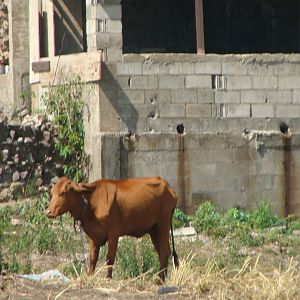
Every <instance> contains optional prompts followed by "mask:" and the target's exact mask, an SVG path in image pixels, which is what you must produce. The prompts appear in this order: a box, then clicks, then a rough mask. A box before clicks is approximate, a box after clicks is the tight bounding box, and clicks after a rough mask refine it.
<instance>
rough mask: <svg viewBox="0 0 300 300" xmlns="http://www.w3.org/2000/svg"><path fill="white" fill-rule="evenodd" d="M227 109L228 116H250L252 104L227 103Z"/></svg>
mask: <svg viewBox="0 0 300 300" xmlns="http://www.w3.org/2000/svg"><path fill="white" fill-rule="evenodd" d="M225 109H226V117H227V118H249V117H250V104H227V105H226V106H225Z"/></svg>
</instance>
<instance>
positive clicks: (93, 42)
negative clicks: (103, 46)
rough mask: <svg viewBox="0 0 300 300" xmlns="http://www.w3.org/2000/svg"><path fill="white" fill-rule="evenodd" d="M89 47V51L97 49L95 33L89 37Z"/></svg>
mask: <svg viewBox="0 0 300 300" xmlns="http://www.w3.org/2000/svg"><path fill="white" fill-rule="evenodd" d="M87 47H88V50H91V49H97V39H96V34H95V33H94V34H88V35H87ZM99 49H100V48H99Z"/></svg>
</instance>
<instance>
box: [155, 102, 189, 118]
mask: <svg viewBox="0 0 300 300" xmlns="http://www.w3.org/2000/svg"><path fill="white" fill-rule="evenodd" d="M159 114H160V117H161V118H164V117H167V118H183V117H185V105H184V104H162V105H160V106H159Z"/></svg>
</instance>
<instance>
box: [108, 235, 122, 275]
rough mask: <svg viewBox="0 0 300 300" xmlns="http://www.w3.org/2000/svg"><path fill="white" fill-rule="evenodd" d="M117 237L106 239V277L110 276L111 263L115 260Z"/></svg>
mask: <svg viewBox="0 0 300 300" xmlns="http://www.w3.org/2000/svg"><path fill="white" fill-rule="evenodd" d="M118 241H119V238H118V237H110V238H109V239H108V251H107V256H106V261H107V278H112V270H113V267H112V266H113V264H114V262H115V258H116V252H117V247H118Z"/></svg>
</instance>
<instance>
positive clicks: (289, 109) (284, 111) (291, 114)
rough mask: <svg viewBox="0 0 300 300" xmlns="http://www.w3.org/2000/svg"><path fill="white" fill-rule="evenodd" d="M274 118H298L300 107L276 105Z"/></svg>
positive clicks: (295, 105) (296, 105)
mask: <svg viewBox="0 0 300 300" xmlns="http://www.w3.org/2000/svg"><path fill="white" fill-rule="evenodd" d="M275 116H276V117H277V118H297V117H299V116H300V105H298V104H286V105H276V106H275Z"/></svg>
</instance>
